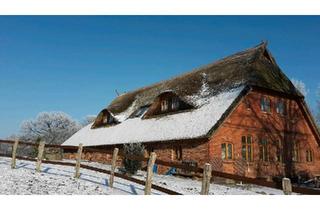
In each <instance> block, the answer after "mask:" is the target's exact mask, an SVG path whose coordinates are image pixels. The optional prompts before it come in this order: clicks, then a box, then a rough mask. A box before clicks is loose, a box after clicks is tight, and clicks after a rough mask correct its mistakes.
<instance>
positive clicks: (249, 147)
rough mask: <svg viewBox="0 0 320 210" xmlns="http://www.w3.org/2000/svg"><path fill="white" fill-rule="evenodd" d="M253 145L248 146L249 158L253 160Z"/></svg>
mask: <svg viewBox="0 0 320 210" xmlns="http://www.w3.org/2000/svg"><path fill="white" fill-rule="evenodd" d="M251 149H252V147H251V146H248V160H249V161H252V151H251Z"/></svg>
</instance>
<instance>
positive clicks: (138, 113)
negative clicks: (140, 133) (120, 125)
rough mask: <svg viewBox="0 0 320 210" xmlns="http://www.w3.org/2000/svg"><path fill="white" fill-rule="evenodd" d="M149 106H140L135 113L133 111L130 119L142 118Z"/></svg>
mask: <svg viewBox="0 0 320 210" xmlns="http://www.w3.org/2000/svg"><path fill="white" fill-rule="evenodd" d="M149 107H150V106H142V107H140V108H139V109H138V110H137V111H135V112H134V113H133V114H132V115H131V116H130V118H136V117H142V116H143V115H144V114H145V113H146V112H147V111H148V109H149Z"/></svg>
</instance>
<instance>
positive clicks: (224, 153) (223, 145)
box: [221, 144, 226, 159]
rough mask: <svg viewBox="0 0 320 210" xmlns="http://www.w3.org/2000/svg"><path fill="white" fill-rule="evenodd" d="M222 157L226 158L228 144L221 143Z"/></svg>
mask: <svg viewBox="0 0 320 210" xmlns="http://www.w3.org/2000/svg"><path fill="white" fill-rule="evenodd" d="M221 158H222V159H226V144H221Z"/></svg>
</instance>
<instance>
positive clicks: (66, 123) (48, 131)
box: [21, 112, 81, 144]
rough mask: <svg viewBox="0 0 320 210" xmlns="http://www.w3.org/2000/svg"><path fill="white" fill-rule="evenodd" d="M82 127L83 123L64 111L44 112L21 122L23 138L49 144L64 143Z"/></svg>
mask: <svg viewBox="0 0 320 210" xmlns="http://www.w3.org/2000/svg"><path fill="white" fill-rule="evenodd" d="M80 128H81V125H79V123H78V122H77V121H75V120H73V119H72V118H71V117H70V116H69V115H67V114H65V113H63V112H42V113H40V114H39V115H38V116H37V117H36V119H34V120H27V121H24V122H23V123H22V124H21V139H23V140H26V141H32V142H35V141H36V140H37V139H39V138H41V139H43V140H44V141H45V142H46V143H47V144H62V143H63V142H64V141H66V140H67V139H68V138H69V137H71V136H72V135H73V134H74V133H75V132H77V131H78V130H79V129H80Z"/></svg>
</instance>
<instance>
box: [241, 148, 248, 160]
mask: <svg viewBox="0 0 320 210" xmlns="http://www.w3.org/2000/svg"><path fill="white" fill-rule="evenodd" d="M241 154H242V160H247V157H246V154H247V150H246V146H245V145H242V148H241Z"/></svg>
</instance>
